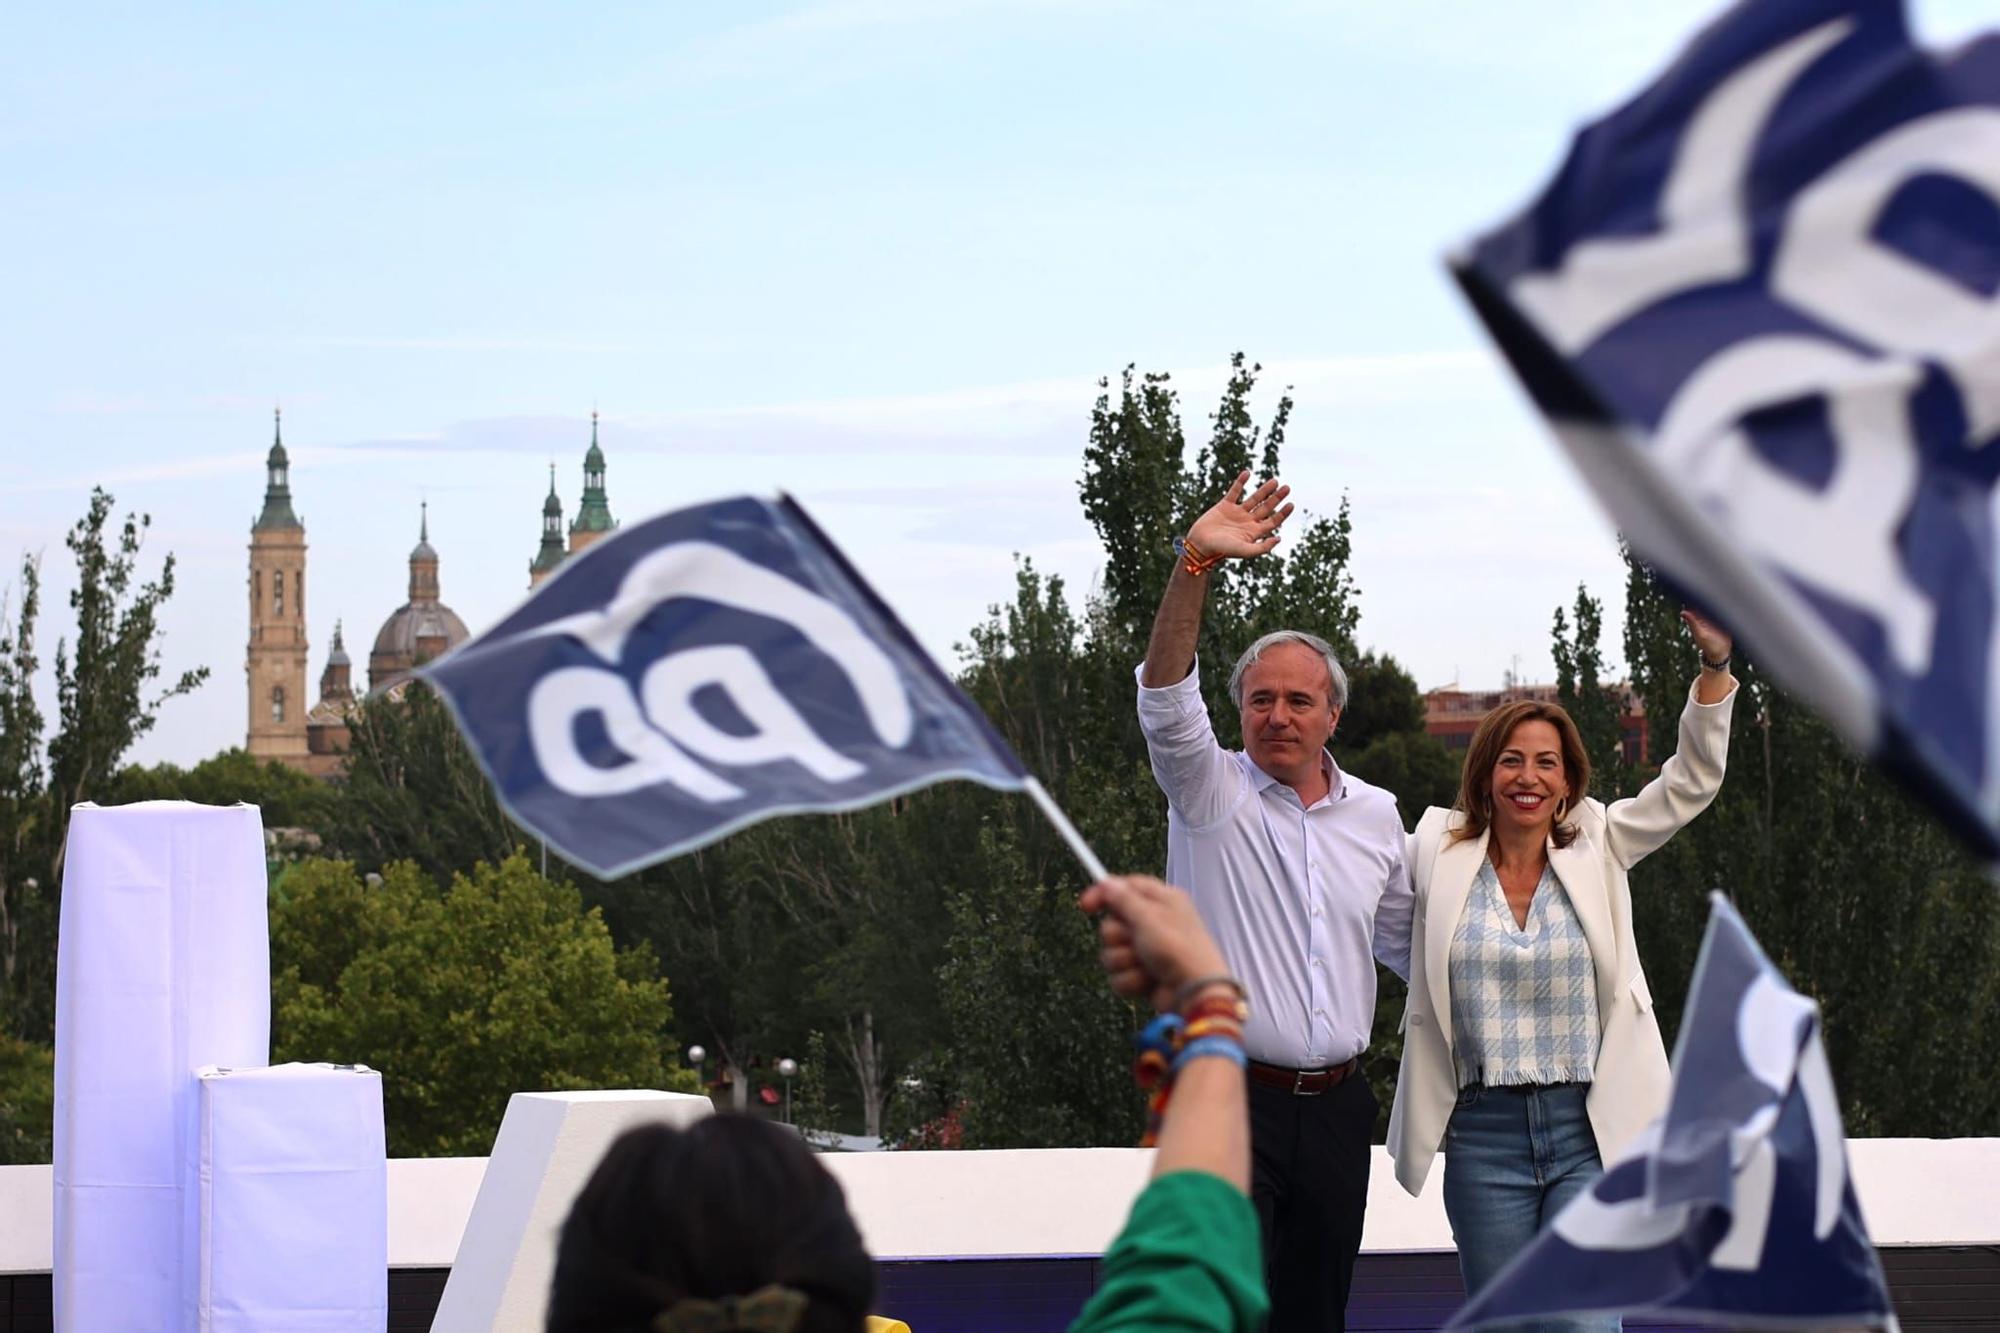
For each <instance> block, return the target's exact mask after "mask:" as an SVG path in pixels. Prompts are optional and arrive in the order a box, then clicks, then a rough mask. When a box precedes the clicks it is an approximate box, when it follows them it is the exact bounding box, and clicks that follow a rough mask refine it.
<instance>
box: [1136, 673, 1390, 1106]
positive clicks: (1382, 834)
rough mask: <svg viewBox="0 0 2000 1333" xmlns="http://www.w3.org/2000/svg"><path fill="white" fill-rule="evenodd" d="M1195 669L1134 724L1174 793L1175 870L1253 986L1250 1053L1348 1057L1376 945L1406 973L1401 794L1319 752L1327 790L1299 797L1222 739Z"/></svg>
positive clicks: (1363, 1024) (1369, 1018)
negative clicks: (1310, 798)
mask: <svg viewBox="0 0 2000 1333" xmlns="http://www.w3.org/2000/svg"><path fill="white" fill-rule="evenodd" d="M1140 669H1141V671H1143V670H1144V667H1143V665H1142V666H1141V668H1140ZM1198 677H1199V667H1198V666H1197V668H1196V669H1195V670H1191V671H1189V672H1188V674H1187V678H1186V679H1185V680H1183V681H1181V682H1179V683H1178V684H1174V685H1167V686H1163V687H1161V688H1160V689H1156V690H1154V689H1147V688H1146V687H1145V685H1144V684H1141V685H1140V686H1139V727H1140V730H1142V731H1143V732H1144V733H1145V735H1146V748H1147V750H1148V752H1149V753H1150V754H1151V755H1152V760H1153V776H1154V777H1155V778H1157V779H1158V780H1159V783H1160V789H1161V790H1162V791H1164V792H1165V793H1166V794H1167V806H1168V814H1167V879H1168V880H1169V881H1170V882H1172V883H1174V884H1178V885H1180V886H1181V887H1182V888H1184V889H1186V890H1188V892H1189V893H1191V894H1192V895H1193V896H1194V901H1195V905H1196V906H1197V907H1198V908H1199V909H1200V911H1201V916H1202V920H1203V921H1204V922H1206V923H1207V925H1208V929H1209V932H1210V933H1211V934H1212V935H1214V936H1215V940H1216V943H1217V944H1218V945H1220V946H1221V948H1222V955H1223V957H1224V958H1225V959H1227V960H1228V963H1229V967H1230V970H1231V971H1233V972H1234V973H1235V974H1236V975H1237V976H1238V977H1239V978H1240V979H1241V980H1242V982H1243V984H1244V986H1245V987H1247V988H1248V990H1249V992H1250V1022H1249V1024H1248V1025H1247V1026H1246V1027H1245V1029H1244V1033H1243V1044H1244V1047H1245V1049H1246V1050H1247V1051H1248V1053H1249V1055H1250V1058H1251V1059H1253V1060H1262V1061H1264V1062H1265V1063H1266V1064H1274V1065H1283V1066H1286V1067H1287V1068H1292V1069H1320V1068H1324V1067H1326V1066H1328V1065H1338V1064H1344V1063H1346V1061H1347V1060H1348V1059H1349V1058H1350V1057H1352V1056H1355V1055H1359V1054H1360V1053H1361V1052H1362V1051H1364V1050H1366V1049H1367V1047H1368V1034H1369V1031H1370V1029H1371V1028H1373V1026H1374V1023H1375V964H1374V959H1376V958H1380V959H1381V960H1382V962H1383V963H1384V964H1385V965H1386V966H1388V967H1389V968H1390V969H1391V970H1393V971H1394V972H1395V973H1396V974H1397V975H1398V976H1401V977H1404V978H1407V977H1408V976H1409V968H1410V916H1411V906H1412V902H1413V899H1412V896H1411V892H1410V876H1409V872H1408V870H1407V869H1406V868H1405V865H1404V840H1403V821H1402V818H1401V816H1399V815H1398V814H1397V813H1396V798H1395V797H1394V796H1392V795H1390V794H1389V793H1388V792H1386V791H1384V790H1382V789H1381V788H1380V787H1371V786H1369V785H1368V784H1367V783H1365V782H1363V781H1362V780H1361V779H1359V778H1357V777H1355V776H1354V775H1353V774H1351V773H1343V772H1341V771H1340V769H1339V767H1338V766H1336V765H1335V764H1334V762H1333V759H1332V757H1331V756H1323V759H1324V762H1325V764H1326V766H1327V769H1328V775H1329V777H1330V779H1331V784H1330V786H1329V789H1328V792H1327V795H1326V796H1325V797H1324V798H1322V799H1321V800H1319V801H1316V802H1314V803H1313V804H1312V805H1311V806H1310V807H1308V806H1304V805H1302V804H1301V803H1300V801H1299V796H1298V793H1297V792H1295V791H1293V790H1292V789H1291V788H1290V787H1288V786H1286V785H1285V784H1284V783H1282V782H1280V781H1278V780H1277V779H1276V778H1274V777H1272V776H1271V775H1270V774H1268V773H1266V772H1264V770H1263V769H1261V768H1259V767H1257V765H1256V764H1255V763H1254V762H1253V761H1252V760H1251V759H1250V757H1249V756H1248V755H1246V754H1244V753H1242V752H1241V751H1238V750H1225V749H1223V748H1222V746H1221V745H1220V744H1219V743H1218V742H1217V741H1216V739H1215V728H1214V726H1213V725H1212V724H1211V723H1210V722H1209V717H1208V708H1207V706H1206V705H1205V704H1204V703H1203V702H1202V697H1201V683H1200V680H1199V679H1198Z"/></svg>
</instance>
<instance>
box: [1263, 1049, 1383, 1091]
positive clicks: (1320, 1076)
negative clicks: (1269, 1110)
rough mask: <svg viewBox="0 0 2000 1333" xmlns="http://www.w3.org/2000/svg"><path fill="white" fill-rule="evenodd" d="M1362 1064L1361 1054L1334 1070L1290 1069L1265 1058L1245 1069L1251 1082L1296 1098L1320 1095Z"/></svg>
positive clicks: (1336, 1066)
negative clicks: (1271, 1062) (1269, 1063)
mask: <svg viewBox="0 0 2000 1333" xmlns="http://www.w3.org/2000/svg"><path fill="white" fill-rule="evenodd" d="M1360 1067H1361V1057H1359V1056H1356V1057H1354V1058H1353V1059H1352V1060H1349V1061H1348V1062H1347V1063H1346V1064H1344V1065H1335V1066H1334V1067H1333V1068H1331V1069H1287V1068H1285V1067H1284V1066H1283V1065H1267V1064H1265V1063H1264V1062H1263V1061H1262V1060H1252V1061H1251V1062H1250V1063H1249V1065H1248V1067H1247V1068H1246V1070H1245V1072H1246V1073H1248V1074H1249V1076H1250V1081H1251V1082H1252V1083H1261V1084H1263V1085H1264V1086H1265V1087H1267V1088H1278V1089H1281V1090H1282V1091H1285V1092H1289V1093H1291V1094H1292V1095H1293V1096H1295V1097H1317V1096H1319V1095H1320V1094H1321V1093H1322V1092H1325V1091H1326V1090H1327V1089H1329V1088H1335V1087H1338V1086H1340V1082H1341V1080H1342V1079H1344V1078H1346V1077H1347V1076H1348V1075H1349V1074H1352V1073H1353V1072H1354V1071H1355V1070H1356V1069H1358V1068H1360Z"/></svg>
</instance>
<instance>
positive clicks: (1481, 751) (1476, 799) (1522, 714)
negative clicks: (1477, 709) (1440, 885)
mask: <svg viewBox="0 0 2000 1333" xmlns="http://www.w3.org/2000/svg"><path fill="white" fill-rule="evenodd" d="M1523 722H1546V723H1548V724H1549V725H1550V726H1552V727H1554V728H1555V729H1556V736H1557V738H1558V743H1559V744H1560V745H1561V746H1562V757H1563V782H1564V784H1565V785H1566V786H1568V788H1569V795H1568V797H1567V798H1566V799H1565V800H1564V802H1563V804H1562V806H1561V808H1560V809H1558V810H1557V811H1556V822H1555V826H1554V828H1553V829H1551V830H1550V834H1549V836H1550V837H1552V838H1553V839H1554V840H1555V844H1556V846H1558V847H1567V846H1569V845H1570V844H1571V843H1572V842H1575V841H1576V833H1577V828H1576V825H1575V824H1573V823H1570V824H1565V823H1564V822H1563V816H1565V815H1567V814H1569V813H1570V812H1571V811H1573V810H1575V809H1576V807H1577V806H1578V805H1580V804H1582V802H1583V798H1584V797H1585V796H1586V795H1587V794H1589V792H1590V755H1589V753H1588V752H1587V751H1585V749H1584V748H1583V733H1582V732H1580V731H1578V730H1577V729H1576V723H1575V722H1574V721H1572V720H1571V719H1570V715H1569V713H1568V712H1567V711H1565V710H1564V709H1563V707H1562V705H1560V704H1550V703H1542V702H1541V701H1539V700H1536V699H1516V700H1515V701H1514V702H1513V703H1510V704H1501V705H1500V706H1499V707H1498V708H1496V709H1494V710H1493V711H1492V712H1490V713H1488V714H1487V715H1486V716H1485V717H1483V718H1481V719H1480V720H1479V730H1477V731H1475V732H1473V733H1472V745H1471V746H1470V748H1468V749H1467V750H1466V752H1465V769H1464V771H1463V772H1462V773H1461V774H1460V775H1459V779H1458V800H1457V801H1456V802H1455V803H1454V804H1453V806H1452V808H1453V809H1455V810H1458V811H1460V812H1462V813H1463V814H1464V815H1465V822H1464V823H1463V824H1461V825H1459V826H1458V827H1457V828H1455V829H1453V830H1452V833H1451V837H1452V841H1453V842H1460V841H1463V840H1464V839H1467V838H1476V837H1478V836H1479V835H1480V834H1482V833H1484V832H1485V831H1486V829H1487V827H1488V826H1489V825H1490V824H1492V822H1493V766H1494V765H1495V764H1497V763H1499V762H1500V752H1501V751H1502V750H1504V749H1506V748H1507V742H1508V740H1509V739H1511V738H1512V737H1513V735H1514V728H1516V727H1518V726H1520V725H1521V724H1522V723H1523Z"/></svg>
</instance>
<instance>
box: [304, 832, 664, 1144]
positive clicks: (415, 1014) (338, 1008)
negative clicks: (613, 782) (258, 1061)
mask: <svg viewBox="0 0 2000 1333" xmlns="http://www.w3.org/2000/svg"><path fill="white" fill-rule="evenodd" d="M281 890H282V892H280V893H278V894H275V895H274V897H273V902H272V909H271V964H272V978H273V984H272V989H273V1005H272V1054H273V1058H274V1059H276V1060H335V1061H342V1062H350V1061H351V1062H357V1063H362V1064H367V1065H370V1066H372V1067H374V1068H376V1069H379V1070H381V1071H382V1075H383V1080H382V1088H383V1102H384V1112H385V1115H386V1117H387V1122H388V1136H389V1151H390V1153H391V1155H395V1156H452V1155H477V1154H482V1153H485V1152H486V1151H488V1150H489V1149H490V1147H491V1146H492V1141H493V1134H494V1132H495V1130H497V1129H498V1127H499V1124H500V1117H501V1114H502V1113H503V1112H504V1111H505V1109H506V1105H507V1099H508V1098H509V1097H510V1096H511V1095H513V1094H514V1093H516V1092H522V1091H532V1090H554V1091H561V1090H567V1089H579V1088H606V1087H609V1088H635V1087H637V1088H646V1087H651V1088H675V1089H678V1090H681V1091H694V1081H693V1079H692V1077H691V1076H689V1075H687V1074H686V1073H684V1072H681V1071H678V1070H672V1071H671V1072H670V1062H669V1053H670V1051H671V1050H672V1045H673V1043H672V1038H671V1035H670V1033H669V1030H668V1026H667V1025H668V1024H669V1022H670V1021H671V1019H672V1012H671V1009H670V1007H669V1005H668V998H667V983H666V981H665V980H664V979H662V978H661V977H660V975H659V969H658V965H657V963H656V961H655V959H654V957H653V954H652V952H651V950H650V949H646V948H644V947H639V948H632V949H623V950H621V949H617V948H615V947H614V946H613V943H612V939H611V934H610V932H609V930H607V929H606V927H605V925H604V922H603V919H602V918H601V916H600V915H599V914H598V913H596V912H595V911H588V912H587V911H585V910H584V909H583V905H582V902H581V899H580V898H579V896H578V893H577V891H576V890H575V889H574V888H573V887H570V886H567V885H563V884H559V883H555V882H553V881H551V880H548V879H545V878H544V877H542V876H541V875H540V874H538V873H536V871H535V869H534V868H533V867H532V866H531V865H530V864H529V863H528V860H527V858H526V857H525V856H524V855H520V854H516V855H514V856H511V857H509V858H507V859H506V860H505V861H503V862H501V863H500V864H499V865H487V864H484V863H481V864H479V865H476V866H474V867H473V868H472V870H471V871H470V872H469V873H460V874H456V875H454V876H452V878H451V881H450V884H449V886H448V887H446V888H444V889H440V888H439V887H438V884H437V882H436V881H434V880H432V879H431V878H430V876H429V875H427V874H426V873H425V872H424V871H423V870H422V869H421V868H420V867H418V866H416V865H413V864H411V863H408V862H399V863H396V864H394V865H391V866H389V867H388V868H387V870H386V872H385V874H384V875H383V877H382V878H381V880H380V882H379V883H375V884H370V883H368V882H366V881H364V880H363V878H362V877H361V875H360V873H359V872H358V871H357V870H356V868H355V867H354V865H353V864H352V863H349V862H344V861H324V860H312V861H306V862H301V863H300V864H299V865H297V866H296V867H294V868H293V869H292V870H291V872H290V873H288V874H287V875H286V876H285V878H284V881H283V883H282V885H281Z"/></svg>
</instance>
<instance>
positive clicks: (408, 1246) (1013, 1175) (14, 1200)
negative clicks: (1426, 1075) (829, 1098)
mask: <svg viewBox="0 0 2000 1333" xmlns="http://www.w3.org/2000/svg"><path fill="white" fill-rule="evenodd" d="M1375 1151H1376V1161H1375V1167H1374V1174H1373V1177H1372V1180H1371V1184H1370V1190H1369V1198H1368V1228H1367V1232H1366V1235H1365V1236H1364V1237H1363V1240H1362V1249H1363V1250H1364V1251H1366V1252H1381V1253H1394V1252H1402V1253H1409V1252H1423V1251H1445V1250H1449V1249H1451V1232H1450V1229H1449V1228H1448V1227H1447V1226H1446V1225H1445V1220H1444V1206H1443V1204H1442V1203H1441V1202H1440V1201H1439V1194H1438V1189H1437V1186H1436V1185H1435V1183H1433V1185H1432V1186H1431V1188H1430V1189H1429V1190H1428V1191H1427V1192H1426V1194H1425V1196H1424V1197H1423V1198H1421V1199H1412V1198H1410V1197H1409V1196H1408V1195H1406V1194H1404V1193H1403V1191H1402V1190H1401V1189H1399V1188H1398V1187H1397V1185H1396V1183H1395V1178H1394V1177H1393V1175H1392V1174H1391V1172H1390V1169H1389V1161H1388V1158H1387V1156H1386V1155H1384V1154H1383V1152H1382V1150H1381V1149H1380V1148H1377V1149H1376V1150H1375ZM1848 1151H1849V1153H1850V1160H1851V1161H1852V1162H1853V1164H1854V1176H1855V1184H1856V1188H1857V1189H1858V1191H1859V1193H1860V1196H1861V1207H1862V1211H1863V1213H1864V1214H1865V1215H1866V1217H1867V1219H1868V1226H1869V1230H1870V1231H1871V1232H1872V1233H1873V1234H1874V1238H1875V1243H1876V1244H1877V1245H1878V1246H1882V1247H1896V1246H1970V1245H2000V1202H1996V1200H2000V1139H1940V1140H1933V1139H1854V1140H1850V1142H1849V1144H1848ZM1151 1159H1152V1154H1151V1153H1150V1152H1147V1151H1143V1150H1141V1149H1137V1148H1070V1149H1044V1150H1023V1151H1010V1152H908V1153H895V1152H890V1153H832V1154H828V1155H827V1156H826V1157H825V1158H823V1159H822V1160H823V1161H825V1163H826V1165H827V1167H828V1168H829V1169H830V1170H832V1171H833V1173H834V1174H835V1175H836V1176H838V1177H839V1178H840V1181H841V1184H842V1185H843V1186H844V1187H845V1188H846V1190H847V1196H848V1201H849V1204H850V1206H851V1207H852V1208H853V1210H854V1213H855V1216H856V1218H857V1219H858V1220H859V1222H860V1224H861V1230H862V1234H863V1235H864V1236H865V1237H866V1238H867V1241H868V1245H869V1248H870V1249H871V1250H872V1251H873V1252H874V1253H875V1255H876V1257H877V1258H879V1259H930V1258H1026V1257H1047V1258H1055V1257H1065V1256H1082V1255H1095V1254H1101V1253H1102V1252H1103V1251H1104V1249H1105V1247H1106V1246H1107V1245H1108V1244H1109V1243H1110V1241H1111V1239H1112V1237H1113V1236H1115V1235H1116V1234H1117V1232H1118V1228H1119V1227H1120V1226H1121V1225H1123V1223H1124V1220H1125V1211H1126V1209H1127V1208H1128V1207H1129V1206H1130V1204H1131V1201H1132V1199H1133V1197H1134V1196H1135V1195H1136V1194H1137V1193H1138V1191H1139V1188H1140V1187H1141V1186H1142V1185H1143V1184H1144V1183H1145V1179H1146V1172H1147V1170H1148V1169H1149V1167H1150V1164H1151ZM485 1170H486V1159H485V1158H483V1157H436V1158H408V1159H398V1160H395V1161H392V1162H390V1163H389V1265H390V1267H392V1268H446V1267H449V1266H450V1265H451V1263H452V1261H453V1259H454V1258H456V1257H457V1254H458V1242H459V1238H460V1237H461V1236H462V1235H463V1234H464V1232H465V1223H466V1219H467V1218H468V1217H469V1216H470V1215H471V1212H472V1203H473V1199H474V1198H475V1197H476V1196H477V1195H478V1193H479V1184H480V1180H481V1178H482V1177H483V1175H484V1174H485ZM1436 1179H1437V1176H1436V1173H1435V1171H1434V1172H1433V1174H1432V1180H1433V1182H1435V1180H1436ZM52 1190H53V1176H52V1173H51V1168H49V1167H46V1166H0V1273H46V1272H48V1271H49V1269H50V1264H51V1260H52V1257H53V1244H52V1240H53V1230H52V1212H51V1200H52Z"/></svg>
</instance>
